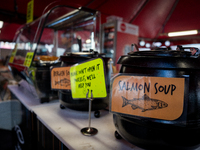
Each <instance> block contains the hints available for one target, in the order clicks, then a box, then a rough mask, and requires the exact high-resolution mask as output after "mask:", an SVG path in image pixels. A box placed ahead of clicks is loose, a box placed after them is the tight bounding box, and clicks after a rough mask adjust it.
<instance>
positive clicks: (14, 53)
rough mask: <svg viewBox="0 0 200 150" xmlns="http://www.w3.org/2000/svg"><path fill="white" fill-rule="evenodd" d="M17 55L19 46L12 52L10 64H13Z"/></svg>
mask: <svg viewBox="0 0 200 150" xmlns="http://www.w3.org/2000/svg"><path fill="white" fill-rule="evenodd" d="M16 53H17V44H15V48H14V49H13V50H12V53H11V56H10V59H9V63H13V61H14V58H15V55H16Z"/></svg>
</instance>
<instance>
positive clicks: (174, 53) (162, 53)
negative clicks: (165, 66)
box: [128, 50, 191, 57]
mask: <svg viewBox="0 0 200 150" xmlns="http://www.w3.org/2000/svg"><path fill="white" fill-rule="evenodd" d="M128 55H131V56H163V57H190V56H191V52H188V51H175V50H151V51H137V52H130V53H128Z"/></svg>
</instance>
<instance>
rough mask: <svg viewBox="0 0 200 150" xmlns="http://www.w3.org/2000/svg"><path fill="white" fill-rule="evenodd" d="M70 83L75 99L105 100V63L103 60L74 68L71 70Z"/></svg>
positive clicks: (94, 60)
mask: <svg viewBox="0 0 200 150" xmlns="http://www.w3.org/2000/svg"><path fill="white" fill-rule="evenodd" d="M70 82H71V91H72V97H73V98H74V99H78V98H86V94H87V92H89V93H88V98H90V97H91V91H92V95H93V98H104V97H106V96H107V92H106V84H105V75H104V63H103V60H102V59H101V58H97V59H93V60H91V61H88V62H85V63H81V64H79V65H75V66H72V67H71V68H70Z"/></svg>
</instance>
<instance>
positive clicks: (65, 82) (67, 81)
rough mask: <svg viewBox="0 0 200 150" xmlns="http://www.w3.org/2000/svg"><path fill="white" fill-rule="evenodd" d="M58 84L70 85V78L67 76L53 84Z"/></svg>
mask: <svg viewBox="0 0 200 150" xmlns="http://www.w3.org/2000/svg"><path fill="white" fill-rule="evenodd" d="M57 84H58V85H60V86H65V87H67V86H69V85H70V80H69V79H67V78H64V79H61V80H60V81H55V85H57Z"/></svg>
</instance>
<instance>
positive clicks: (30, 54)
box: [24, 52, 34, 67]
mask: <svg viewBox="0 0 200 150" xmlns="http://www.w3.org/2000/svg"><path fill="white" fill-rule="evenodd" d="M33 55H34V52H27V53H26V58H25V61H24V66H26V67H30V65H31V62H32V59H33Z"/></svg>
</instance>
